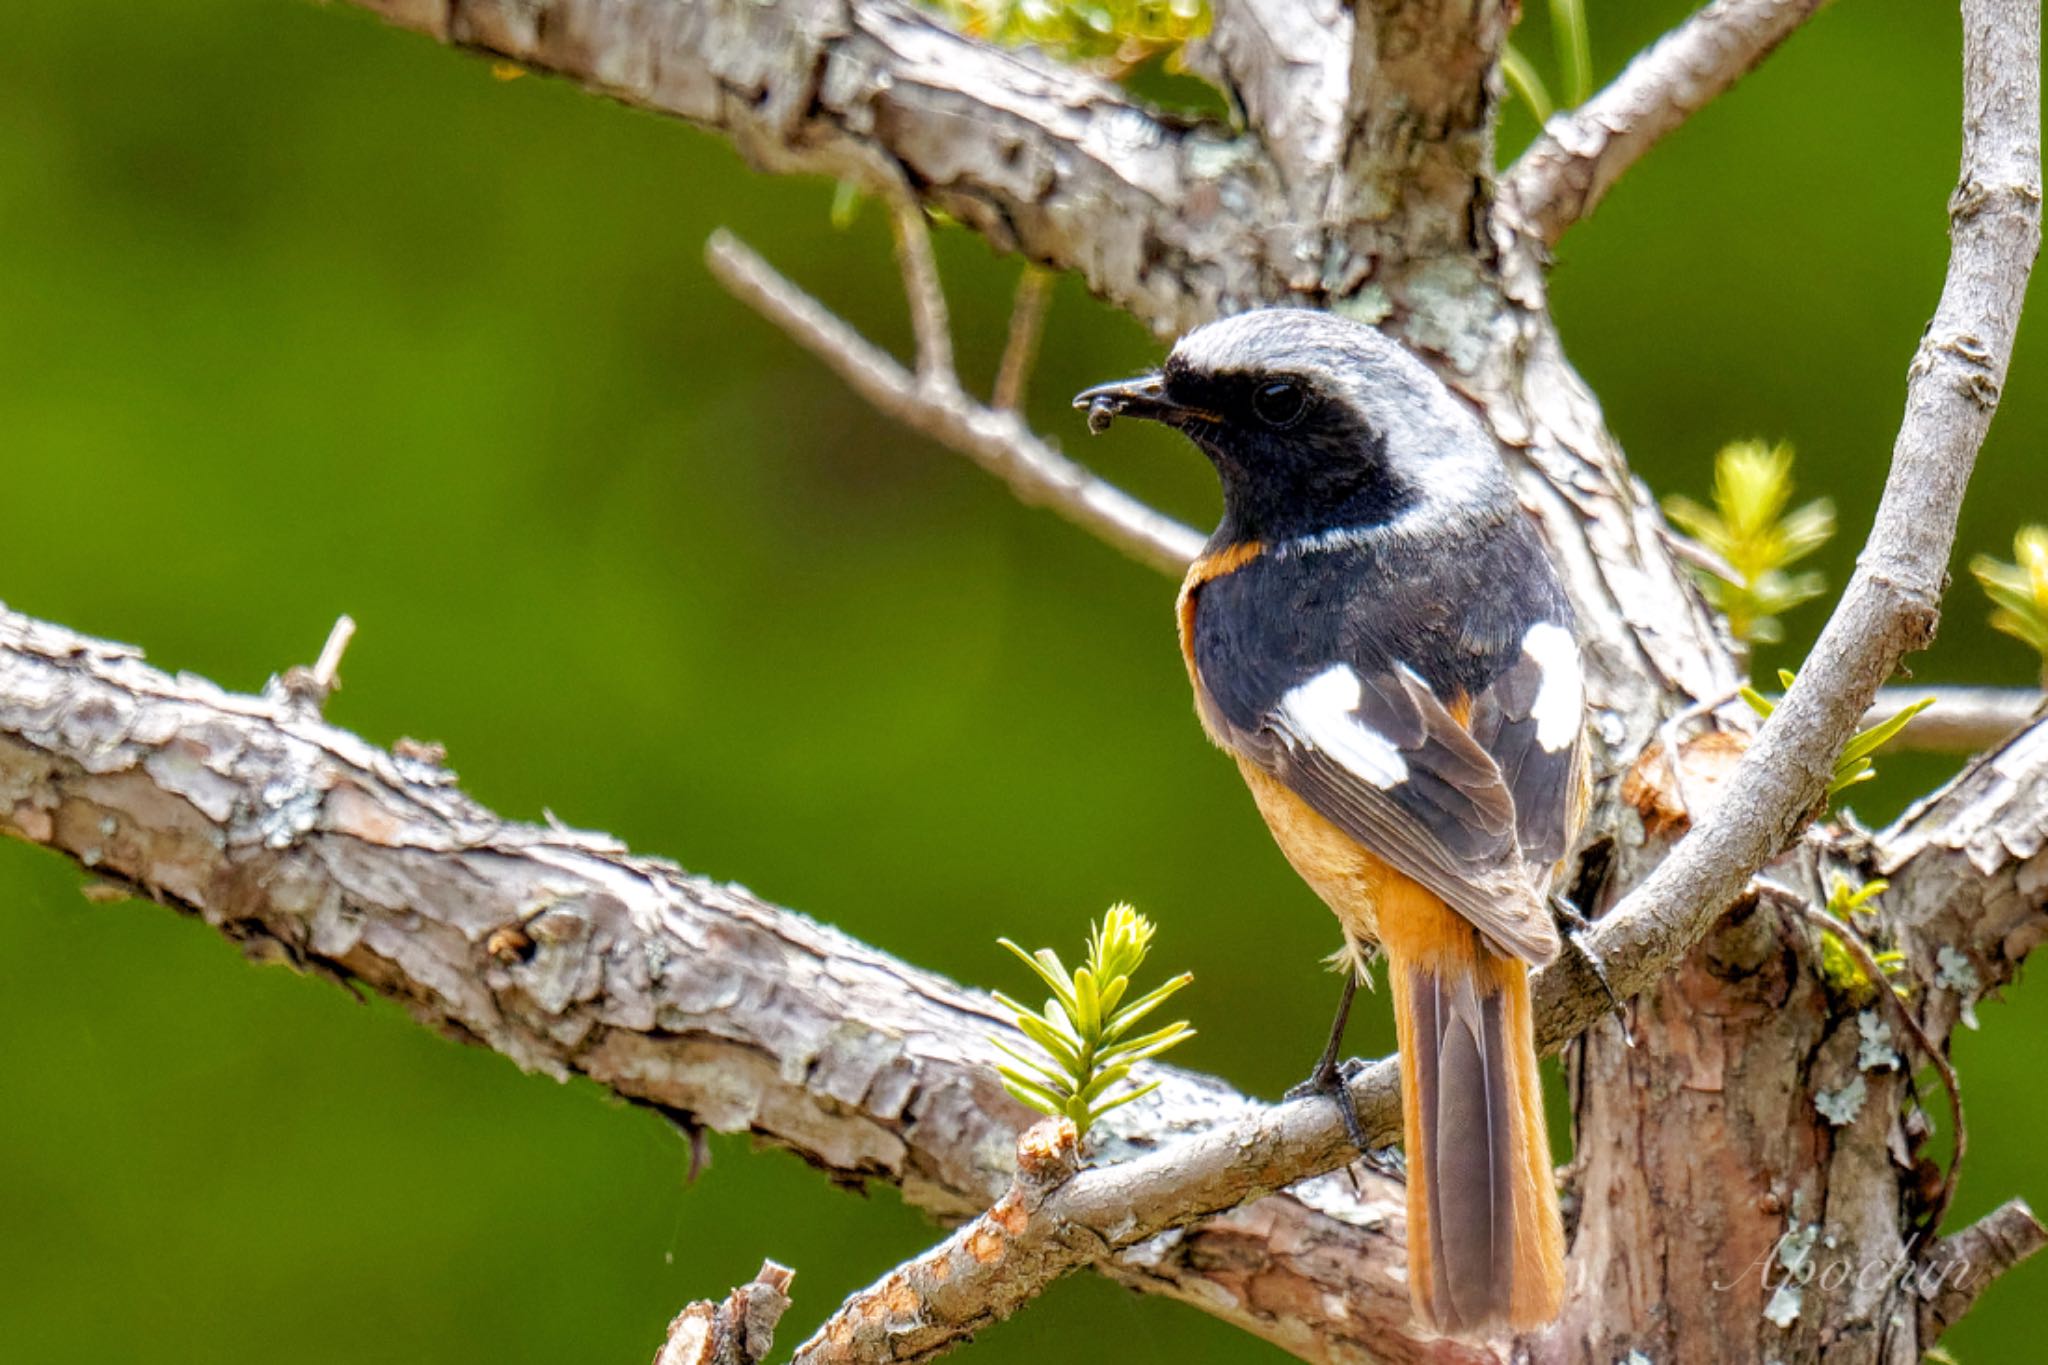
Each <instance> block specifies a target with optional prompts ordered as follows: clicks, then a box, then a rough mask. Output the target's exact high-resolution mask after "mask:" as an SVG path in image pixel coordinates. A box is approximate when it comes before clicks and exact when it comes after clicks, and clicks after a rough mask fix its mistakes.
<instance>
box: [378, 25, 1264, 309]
mask: <svg viewBox="0 0 2048 1365" xmlns="http://www.w3.org/2000/svg"><path fill="white" fill-rule="evenodd" d="M354 3H356V4H358V5H360V6H362V7H363V8H365V9H369V10H372V11H374V12H375V13H377V14H380V15H382V16H383V17H384V18H386V19H388V20H389V21H391V22H392V23H395V24H400V25H403V26H404V27H407V28H411V29H416V30H419V31H420V32H423V33H427V34H431V35H432V36H434V37H436V38H438V39H440V40H442V41H443V42H448V43H456V44H460V45H462V46H464V47H470V48H475V49H478V50H481V51H485V52H489V53H492V54H494V55H496V56H499V57H503V58H507V59H510V60H512V61H515V62H519V63H521V64H523V65H525V66H528V67H531V68H534V69H537V70H543V71H553V72H556V73H558V74H560V75H563V76H566V77H568V78H569V79H571V80H575V81H580V82H582V83H583V84H585V85H588V86H590V87H592V88H593V89H596V90H600V91H602V92H604V93H605V94H608V95H611V96H613V97H615V98H618V99H621V100H624V101H626V102H628V103H631V104H636V105H639V106H640V107H642V108H646V109H652V110H655V111H657V112H659V113H665V114H672V115H675V116H677V117H679V118H683V119H687V120H689V121H690V122H692V123H695V124H698V125H700V126H702V127H705V128H710V129H714V130H717V131H719V132H722V133H725V134H727V135H728V136H730V137H731V138H732V140H733V143H734V145H735V146H737V147H738V148H739V150H740V152H741V153H742V154H743V155H744V156H746V157H747V158H748V159H749V160H750V161H752V162H753V163H754V164H756V165H758V166H760V167H762V168H763V169H765V170H770V171H776V172H781V173H799V174H812V175H824V176H832V177H836V178H839V179H843V180H850V181H853V182H854V183H856V184H858V185H860V186H861V187H862V188H863V189H866V190H868V191H870V192H872V193H874V194H876V195H878V196H881V195H894V194H898V193H900V192H901V188H902V187H903V186H904V185H906V184H907V185H909V186H911V187H913V188H914V189H915V191H916V192H917V193H918V195H919V196H920V197H921V198H922V199H923V200H924V202H926V203H928V204H930V205H932V206H934V207H937V208H940V209H943V210H944V211H945V212H946V213H947V214H949V215H950V216H951V217H953V218H954V219H956V220H958V221H959V222H961V223H964V224H966V225H967V226H968V227H970V228H972V229H973V230H974V231H976V232H978V233H980V234H981V235H982V236H984V237H986V238H987V239H988V240H989V241H990V243H991V244H993V245H994V246H995V247H996V248H997V249H998V250H1001V251H1015V252H1017V253H1019V254H1021V255H1023V256H1024V257H1025V258H1027V259H1028V260H1031V261H1035V262H1038V263H1039V264H1042V265H1047V266H1051V267H1054V268H1056V269H1061V270H1074V271H1077V272H1079V273H1080V274H1081V275H1082V277H1083V278H1085V279H1086V280H1087V281H1088V284H1089V287H1090V288H1092V289H1093V290H1095V292H1096V293H1098V294H1100V295H1102V296H1103V297H1104V298H1107V299H1109V300H1110V301H1111V302H1113V303H1115V304H1116V305H1117V306H1119V307H1121V308H1123V309H1125V310H1127V311H1129V312H1130V313H1132V314H1134V315H1135V316H1137V317H1138V318H1140V319H1142V320H1144V321H1146V322H1148V323H1150V324H1151V325H1152V326H1153V327H1154V328H1155V330H1157V331H1159V332H1160V333H1162V334H1170V333H1173V332H1177V331H1182V330H1185V329H1186V328H1188V327H1191V326H1193V325H1194V324H1195V323H1197V322H1199V321H1201V320H1203V319H1205V318H1207V317H1211V316H1214V315H1215V314H1216V313H1217V312H1218V311H1219V310H1220V306H1221V301H1222V300H1224V299H1230V298H1238V299H1253V298H1266V297H1272V296H1274V295H1275V294H1277V293H1280V292H1282V291H1283V288H1284V286H1283V285H1281V284H1280V281H1281V280H1283V279H1285V278H1286V277H1288V275H1289V274H1290V273H1292V272H1294V271H1295V270H1296V269H1297V267H1296V266H1295V265H1294V264H1293V262H1292V261H1291V260H1289V259H1288V254H1287V251H1288V247H1287V244H1286V243H1282V242H1277V241H1272V240H1269V236H1270V234H1269V231H1268V229H1269V228H1270V226H1271V225H1272V224H1276V223H1284V222H1287V221H1289V220H1290V218H1291V216H1292V215H1291V214H1290V213H1289V211H1288V207H1287V200H1286V197H1285V195H1284V193H1283V192H1282V191H1281V189H1280V184H1279V178H1278V174H1277V172H1276V171H1275V169H1274V167H1273V165H1272V163H1271V162H1270V160H1269V159H1268V158H1267V156H1266V154H1265V152H1264V151H1263V150H1262V148H1261V147H1260V145H1259V144H1258V142H1257V140H1256V139H1255V138H1251V137H1247V136H1241V135H1238V134H1236V133H1233V132H1231V131H1230V130H1229V129H1227V128H1223V127H1221V126H1219V125H1215V124H1201V123H1189V122H1187V121H1184V120H1177V119H1172V118H1169V117H1166V116H1164V115H1161V114H1158V113H1156V112H1154V111H1152V110H1149V109H1147V108H1145V107H1144V106H1142V105H1140V104H1138V103H1136V102H1134V101H1133V100H1131V99H1130V97H1129V96H1127V95H1126V94H1124V92H1123V91H1122V90H1120V89H1118V88H1117V87H1116V86H1115V85H1112V84H1110V83H1109V82H1107V81H1103V80H1098V79H1095V78H1093V77H1091V76H1089V75H1087V74H1085V73H1083V72H1080V71H1077V70H1075V69H1073V68H1072V67H1067V66H1062V65H1060V64H1058V63H1056V62H1053V61H1051V60H1049V59H1046V58H1042V57H1039V56H1037V55H1035V54H1033V53H1029V52H1021V51H1006V50H1003V49H999V48H995V47H991V46H990V45H988V44H986V43H981V42H977V41H975V40H973V39H971V38H968V37H965V36H964V35H962V34H959V33H956V32H954V31H953V30H952V29H950V28H948V27H947V26H946V24H945V22H944V21H943V20H942V19H940V18H939V17H937V16H936V15H933V14H931V13H928V12H926V11H924V10H921V9H918V8H916V7H915V6H914V5H911V4H908V3H905V0H781V3H778V4H772V5H763V4H759V3H756V0H695V3H692V4H686V5H677V4H674V3H672V0H354Z"/></svg>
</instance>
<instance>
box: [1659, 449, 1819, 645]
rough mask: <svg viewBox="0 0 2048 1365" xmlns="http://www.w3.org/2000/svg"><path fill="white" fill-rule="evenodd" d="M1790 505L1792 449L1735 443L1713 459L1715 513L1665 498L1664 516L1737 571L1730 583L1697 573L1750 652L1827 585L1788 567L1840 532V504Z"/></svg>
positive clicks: (1774, 637)
mask: <svg viewBox="0 0 2048 1365" xmlns="http://www.w3.org/2000/svg"><path fill="white" fill-rule="evenodd" d="M1791 500H1792V447H1791V446H1789V445H1785V444H1783V443H1780V444H1778V445H1775V446H1766V445H1764V444H1763V442H1761V441H1736V442H1733V443H1731V444H1729V445H1725V446H1723V447H1721V451H1720V453H1719V454H1717V455H1715V456H1714V505H1713V507H1712V508H1707V507H1702V506H1701V505H1700V504H1698V503H1696V502H1694V501H1693V500H1692V499H1690V498H1685V497H1670V498H1666V499H1665V500H1664V512H1665V514H1666V515H1667V516H1669V517H1670V518H1671V520H1672V521H1674V522H1676V523H1677V524H1678V525H1679V526H1680V527H1681V528H1682V529H1683V530H1684V531H1685V532H1686V534H1687V535H1690V536H1691V537H1692V538H1693V539H1695V540H1697V541H1699V542H1700V543H1701V544H1702V545H1705V546H1706V547H1707V548H1708V549H1709V550H1712V551H1713V552H1714V553H1715V554H1717V555H1719V556H1720V557H1721V558H1722V559H1723V560H1724V561H1726V563H1727V564H1728V567H1729V568H1730V569H1732V570H1733V571H1734V573H1735V577H1734V578H1732V579H1731V578H1725V577H1722V576H1721V575H1719V574H1715V573H1710V572H1707V571H1705V570H1695V573H1696V575H1697V577H1698V578H1699V581H1700V589H1701V591H1702V592H1704V593H1705V594H1706V597H1707V600H1708V601H1709V602H1711V603H1712V604H1713V605H1714V606H1715V608H1717V609H1718V610H1719V611H1720V612H1721V614H1722V615H1723V616H1725V617H1727V618H1728V633H1729V634H1731V635H1733V636H1734V637H1735V639H1736V641H1737V642H1738V643H1739V644H1741V645H1742V646H1743V647H1744V648H1745V649H1746V648H1748V647H1750V646H1752V645H1758V644H1775V643H1776V642H1778V641H1779V640H1781V639H1783V638H1784V634H1785V632H1784V629H1783V627H1781V626H1780V625H1779V623H1778V618H1779V617H1780V616H1782V615H1784V614H1785V613H1786V612H1788V611H1790V610H1791V609H1792V608H1794V607H1796V606H1799V605H1800V604H1801V603H1803V602H1808V601H1811V600H1812V599H1813V598H1815V597H1818V596H1820V594H1821V593H1822V592H1823V591H1824V590H1825V589H1826V586H1827V584H1826V580H1825V579H1823V578H1822V577H1821V575H1820V574H1819V573H1817V572H1814V571H1811V570H1809V571H1807V572H1805V573H1789V572H1787V569H1788V567H1789V566H1790V565H1792V564H1794V563H1796V562H1797V561H1799V560H1801V559H1804V558H1805V557H1806V556H1808V555H1810V554H1812V553H1813V552H1814V551H1815V550H1818V549H1819V548H1820V547H1821V546H1823V545H1825V544H1826V543H1827V542H1828V539H1829V537H1831V536H1833V535H1834V533H1835V509H1834V505H1833V504H1832V503H1830V502H1829V501H1828V500H1827V499H1826V498H1818V499H1815V500H1814V501H1812V502H1809V503H1806V504H1805V505H1804V506H1801V507H1798V508H1794V509H1793V510H1792V511H1790V512H1788V511H1786V510H1785V509H1786V505H1787V504H1788V503H1790V502H1791Z"/></svg>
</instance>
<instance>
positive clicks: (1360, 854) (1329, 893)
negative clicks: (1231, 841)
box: [1237, 758, 1406, 943]
mask: <svg viewBox="0 0 2048 1365" xmlns="http://www.w3.org/2000/svg"><path fill="white" fill-rule="evenodd" d="M1237 767H1238V771H1239V772H1242V773H1243V774H1244V782H1245V785H1246V786H1247V787H1250V788H1251V789H1252V799H1253V800H1255V801H1257V802H1258V803H1259V814H1261V815H1263V816H1265V817H1266V824H1267V826H1268V827H1270V828H1271V829H1272V831H1273V838H1274V840H1275V842H1277V843H1278V844H1279V845H1280V851H1281V852H1282V853H1284V854H1286V855H1287V861H1288V862H1289V863H1291V864H1293V866H1294V870H1295V872H1297V873H1298V874H1300V876H1301V879H1302V880H1303V881H1305V882H1307V883H1308V884H1309V887H1310V889H1312V890H1313V891H1314V892H1315V893H1316V894H1317V895H1318V896H1321V897H1322V898H1323V903H1324V904H1325V905H1327V906H1329V907H1330V909H1331V910H1333V911H1335V912H1336V915H1337V921H1338V923H1340V924H1342V925H1343V926H1344V929H1345V932H1347V933H1348V934H1350V935H1351V936H1352V937H1353V938H1356V939H1359V940H1360V941H1362V942H1365V943H1378V942H1379V940H1380V931H1379V916H1378V906H1379V903H1380V900H1381V897H1382V895H1383V893H1384V891H1385V889H1386V882H1387V879H1388V878H1389V877H1399V876H1400V874H1399V873H1397V872H1395V871H1394V870H1393V869H1392V868H1390V867H1388V866H1387V865H1386V864H1385V863H1384V862H1381V861H1380V859H1379V858H1377V857H1375V856H1374V855H1373V854H1372V853H1370V852H1368V851H1367V850H1366V849H1365V848H1363V847H1362V846H1360V844H1359V843H1358V842H1357V840H1355V839H1353V838H1351V836H1350V835H1348V834H1346V833H1344V831H1343V830H1341V829H1338V828H1337V827H1336V826H1335V825H1333V824H1331V823H1330V822H1329V821H1328V820H1325V819H1324V818H1323V817H1322V816H1320V815H1318V814H1317V813H1316V812H1315V810H1314V809H1313V808H1311V807H1310V806H1309V804H1308V803H1307V802H1306V801H1304V800H1302V799H1301V798H1300V797H1298V796H1296V795H1295V794H1294V793H1293V792H1292V791H1289V790H1288V788H1287V786H1286V785H1285V784H1284V783H1282V782H1281V781H1280V779H1279V778H1277V777H1274V776H1273V775H1272V774H1271V773H1268V772H1266V771H1264V770H1263V769H1261V768H1259V767H1258V766H1257V765H1255V764H1253V763H1250V762H1248V761H1246V760H1245V759H1242V758H1240V759H1238V761H1237ZM1402 880H1406V879H1405V878H1403V879H1402Z"/></svg>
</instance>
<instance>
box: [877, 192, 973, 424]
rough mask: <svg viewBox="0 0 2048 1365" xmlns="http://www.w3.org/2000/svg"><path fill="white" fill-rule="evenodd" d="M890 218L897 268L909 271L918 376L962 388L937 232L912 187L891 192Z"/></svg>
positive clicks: (906, 290)
mask: <svg viewBox="0 0 2048 1365" xmlns="http://www.w3.org/2000/svg"><path fill="white" fill-rule="evenodd" d="M890 221H891V224H892V225H893V227H894V228H895V232H896V268H897V269H898V270H900V271H902V273H903V297H904V298H905V299H906V300H907V301H908V302H909V304H910V328H911V332H912V333H913V334H914V335H915V336H916V337H917V377H918V380H919V381H920V382H921V383H924V384H927V385H931V384H947V385H951V386H953V387H955V388H958V387H959V383H960V381H959V378H958V377H957V376H956V375H955V373H954V370H953V324H952V321H951V319H950V317H949V316H948V314H947V311H946V290H945V286H944V285H942V284H941V283H940V282H939V263H938V261H937V259H936V258H934V257H933V255H932V233H931V228H930V226H929V225H928V224H927V223H926V222H925V217H924V208H923V207H922V206H921V205H920V204H918V202H917V201H916V200H914V199H912V198H911V197H910V194H909V192H908V191H903V192H901V193H898V194H896V195H893V196H891V200H890Z"/></svg>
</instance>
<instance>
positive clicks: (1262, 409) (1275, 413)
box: [1252, 379, 1308, 431]
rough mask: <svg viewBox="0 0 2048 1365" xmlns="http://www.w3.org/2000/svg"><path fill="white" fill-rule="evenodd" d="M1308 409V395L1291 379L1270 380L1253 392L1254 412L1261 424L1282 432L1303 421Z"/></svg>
mask: <svg viewBox="0 0 2048 1365" xmlns="http://www.w3.org/2000/svg"><path fill="white" fill-rule="evenodd" d="M1307 407H1308V395H1307V394H1305V393H1303V392H1302V390H1301V385H1299V384H1297V383H1295V382H1294V381H1293V380H1291V379H1269V380H1267V381H1266V382H1265V383H1263V384H1261V385H1259V386H1258V388H1256V389H1254V390H1252V412H1253V414H1254V415H1255V416H1257V417H1258V419H1259V420H1260V421H1261V422H1264V423H1265V424H1266V425H1267V426H1269V427H1271V428H1273V429H1274V430H1275V431H1281V430H1284V429H1286V428H1287V427H1291V426H1293V425H1294V424H1295V423H1296V422H1298V421H1300V420H1301V414H1302V412H1303V411H1304V410H1306V409H1307Z"/></svg>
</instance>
